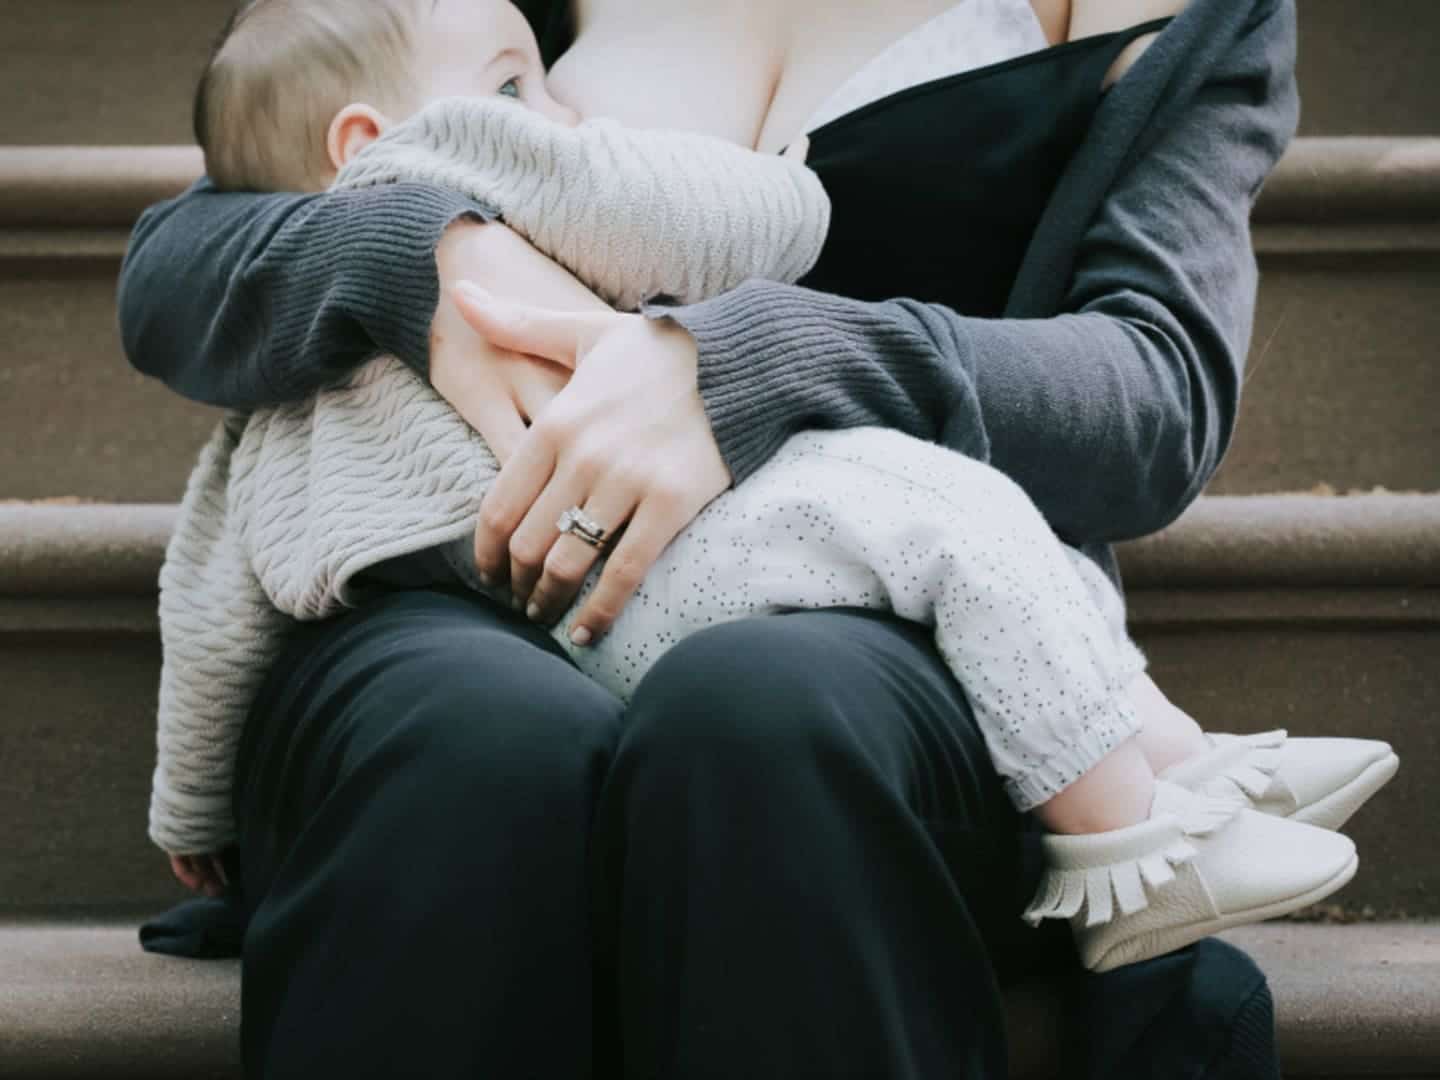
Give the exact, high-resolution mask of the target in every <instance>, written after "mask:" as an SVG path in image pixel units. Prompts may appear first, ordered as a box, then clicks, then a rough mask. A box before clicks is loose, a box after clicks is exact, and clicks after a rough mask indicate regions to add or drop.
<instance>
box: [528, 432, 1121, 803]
mask: <svg viewBox="0 0 1440 1080" xmlns="http://www.w3.org/2000/svg"><path fill="white" fill-rule="evenodd" d="M595 580H596V575H595V574H593V573H592V575H591V577H590V579H589V580H588V581H587V582H586V587H585V590H584V592H583V593H582V597H583V595H584V594H585V593H588V592H589V590H590V589H591V588H593V587H594V584H595ZM579 606H580V605H579V604H578V603H577V604H576V605H575V606H574V607H572V608H571V610H570V613H569V614H568V615H567V616H566V618H565V619H564V620H562V622H561V624H560V625H559V626H558V627H556V630H555V633H556V638H557V640H558V641H559V642H560V643H561V645H562V646H564V647H565V648H566V649H567V650H568V651H569V652H570V654H571V656H572V657H573V659H574V660H575V662H576V664H577V665H579V667H580V668H581V670H583V671H584V672H585V673H586V674H588V675H590V676H591V677H593V678H595V679H596V680H598V681H599V682H600V683H601V684H602V685H604V686H606V687H607V688H608V689H610V690H611V691H612V692H614V693H616V694H617V695H619V696H620V697H622V698H626V699H628V698H629V696H630V695H631V693H633V691H634V688H635V686H636V685H638V683H639V682H640V679H641V677H642V676H643V675H644V674H645V672H646V671H648V670H649V669H650V667H651V666H652V665H653V664H654V663H655V661H656V660H657V659H659V657H660V656H661V655H662V654H663V653H664V652H665V651H666V650H668V649H669V648H670V647H671V646H672V645H674V644H676V643H677V642H678V641H680V640H681V639H682V638H684V637H687V636H688V635H690V634H692V633H694V632H695V631H697V630H701V629H704V628H705V627H707V626H712V625H715V624H718V623H723V622H727V621H730V620H732V619H739V618H744V617H746V616H749V615H754V614H763V613H766V612H779V611H788V610H796V609H816V608H834V607H858V608H872V609H876V610H888V611H893V612H894V613H895V614H897V615H899V616H901V617H903V618H905V619H909V620H912V621H914V622H919V623H923V624H925V625H928V626H932V627H934V629H935V639H936V643H937V645H938V647H939V651H940V654H941V655H942V656H943V657H944V659H945V662H946V663H947V665H948V666H949V667H950V669H951V671H953V672H954V675H955V678H956V679H957V681H958V682H959V683H960V685H961V686H962V687H963V688H964V690H965V693H966V695H967V697H968V698H969V701H970V704H971V707H972V708H973V710H974V713H975V718H976V721H977V722H978V724H979V727H980V730H981V732H982V733H983V735H984V738H985V743H986V747H987V749H988V751H989V753H990V756H991V758H992V759H993V761H994V764H995V768H996V771H997V772H999V774H1000V775H1001V777H1002V778H1003V779H1004V781H1005V789H1006V792H1007V794H1008V795H1009V796H1010V798H1011V800H1012V801H1013V802H1014V803H1015V805H1016V807H1017V808H1018V809H1021V810H1028V809H1030V808H1031V807H1034V806H1036V805H1038V804H1040V803H1043V802H1046V801H1048V800H1049V799H1050V798H1052V797H1053V796H1055V795H1056V794H1057V793H1059V792H1060V790H1061V789H1063V788H1064V787H1066V786H1067V785H1068V784H1069V783H1071V782H1072V781H1073V780H1075V779H1076V778H1077V777H1078V776H1080V775H1081V774H1082V773H1084V772H1086V771H1087V770H1088V769H1090V768H1092V767H1093V766H1094V765H1095V764H1096V762H1098V761H1099V760H1100V759H1101V758H1102V757H1104V756H1105V755H1106V754H1108V753H1109V752H1110V751H1111V750H1113V749H1114V748H1115V747H1116V746H1118V745H1119V744H1120V743H1122V742H1123V741H1125V740H1126V739H1127V738H1129V737H1130V736H1131V735H1133V734H1134V733H1135V732H1136V731H1137V730H1138V728H1139V723H1138V720H1137V718H1136V716H1135V714H1134V712H1133V710H1132V709H1131V707H1130V705H1129V702H1128V699H1127V697H1126V696H1125V694H1124V688H1125V687H1126V685H1127V684H1128V683H1129V682H1130V681H1131V679H1133V678H1134V677H1135V676H1136V675H1137V674H1138V673H1139V672H1141V671H1142V670H1143V669H1144V666H1145V661H1144V658H1143V657H1142V656H1141V655H1140V652H1139V650H1138V649H1136V647H1135V646H1134V645H1133V644H1132V643H1131V642H1130V640H1129V639H1128V638H1127V637H1126V635H1125V629H1124V607H1123V603H1122V601H1121V599H1120V596H1119V594H1118V593H1117V592H1116V590H1115V588H1114V587H1113V586H1112V585H1111V583H1110V582H1109V580H1108V579H1107V578H1106V577H1105V576H1104V574H1103V573H1101V571H1100V570H1099V569H1098V568H1097V567H1096V566H1094V564H1092V563H1091V562H1090V561H1089V560H1088V559H1086V558H1085V557H1084V556H1083V555H1081V554H1080V553H1078V552H1076V551H1073V550H1071V549H1069V548H1067V547H1065V545H1063V544H1062V543H1060V541H1059V540H1057V539H1056V537H1055V536H1054V534H1053V533H1052V532H1051V531H1050V528H1049V526H1048V525H1047V524H1046V522H1045V520H1044V518H1043V517H1042V516H1041V515H1040V512H1039V511H1038V510H1037V509H1036V508H1035V506H1034V504H1033V503H1032V502H1031V501H1030V499H1029V497H1028V496H1026V495H1025V493H1024V492H1023V491H1022V490H1021V489H1020V488H1019V487H1018V486H1017V485H1016V484H1015V483H1014V482H1012V481H1011V480H1009V479H1008V478H1007V477H1005V476H1004V475H1003V474H1001V473H1000V472H999V471H998V470H996V469H994V468H992V467H990V466H989V465H985V464H982V463H980V462H977V461H974V460H972V459H970V458H966V457H962V456H961V455H959V454H956V453H953V452H951V451H948V450H944V449H942V448H940V447H937V446H933V445H931V444H929V443H926V442H921V441H920V440H917V439H913V438H910V437H908V436H905V435H901V434H898V433H896V432H892V431H886V430H884V429H880V428H857V429H853V430H849V431H837V432H806V433H802V434H799V435H796V436H794V437H792V438H791V439H790V440H789V441H788V442H787V443H786V444H785V445H784V446H783V447H782V448H781V449H780V451H779V452H778V453H777V454H776V455H775V456H774V458H772V459H771V461H770V462H769V463H767V464H766V465H765V466H764V467H763V468H761V469H760V470H758V471H757V472H756V473H755V474H754V475H752V476H751V477H750V478H748V479H747V480H746V481H745V482H744V483H742V484H740V485H739V486H738V487H736V488H735V489H733V490H731V491H728V492H726V493H725V494H723V495H721V496H720V497H719V498H717V499H716V500H715V501H714V502H712V503H711V504H710V505H709V506H708V507H707V508H706V509H705V511H704V512H703V513H702V514H701V515H700V516H699V517H698V518H697V519H696V520H695V521H694V522H693V523H692V524H691V525H690V526H689V528H687V529H686V530H685V531H684V532H682V533H681V534H680V536H679V537H677V538H676V540H675V541H674V542H673V543H672V544H671V545H670V547H669V548H668V549H666V551H665V553H664V554H663V555H662V556H661V558H660V559H659V561H658V562H657V563H656V564H655V566H654V567H653V568H652V569H651V571H650V572H649V573H648V574H647V575H646V577H645V580H644V583H643V584H642V585H641V587H640V590H639V591H638V593H637V594H636V596H635V598H634V599H633V600H631V602H630V603H629V604H628V605H627V607H626V608H625V610H624V612H623V613H622V615H621V616H620V618H619V619H618V620H617V621H616V623H615V625H614V627H613V628H612V629H611V631H610V633H609V634H608V635H606V636H605V637H604V638H603V639H602V640H601V641H600V642H599V643H598V644H597V645H595V646H592V647H590V648H587V649H578V648H575V647H574V646H571V645H570V644H569V627H570V621H571V619H573V617H574V614H575V613H576V612H577V611H578V610H579Z"/></svg>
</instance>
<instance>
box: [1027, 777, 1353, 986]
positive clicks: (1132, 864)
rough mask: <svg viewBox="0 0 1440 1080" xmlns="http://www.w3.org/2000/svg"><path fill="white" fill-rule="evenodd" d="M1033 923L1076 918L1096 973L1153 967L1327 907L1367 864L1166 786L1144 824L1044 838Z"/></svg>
mask: <svg viewBox="0 0 1440 1080" xmlns="http://www.w3.org/2000/svg"><path fill="white" fill-rule="evenodd" d="M1043 843H1044V848H1045V855H1046V861H1047V864H1048V866H1047V869H1046V871H1045V876H1044V878H1043V879H1042V881H1041V885H1040V890H1039V892H1038V893H1037V895H1036V897H1035V900H1034V901H1033V902H1032V903H1031V905H1030V907H1029V908H1028V909H1027V910H1026V912H1025V916H1024V917H1025V920H1026V921H1027V922H1029V923H1030V924H1031V925H1038V924H1039V922H1040V920H1042V919H1048V918H1058V919H1069V920H1070V925H1071V928H1072V929H1073V930H1074V933H1075V940H1076V944H1077V945H1078V946H1079V949H1080V957H1081V961H1082V962H1083V963H1084V964H1085V966H1086V967H1087V968H1089V969H1090V970H1092V971H1109V970H1110V969H1111V968H1115V967H1120V966H1121V965H1123V964H1131V963H1135V962H1137V961H1139V960H1148V959H1150V958H1151V957H1154V956H1161V955H1163V954H1165V953H1168V952H1173V951H1174V950H1175V949H1180V948H1184V947H1185V946H1186V945H1190V944H1192V943H1194V942H1196V941H1199V940H1200V939H1201V938H1203V937H1208V936H1209V935H1211V934H1214V933H1217V932H1219V931H1221V930H1227V929H1229V928H1231V927H1234V926H1243V925H1245V924H1247V923H1254V922H1260V921H1262V920H1264V919H1272V918H1275V917H1277V916H1280V915H1286V914H1289V913H1290V912H1292V911H1297V910H1299V909H1300V908H1302V907H1306V906H1308V905H1310V904H1313V903H1316V902H1317V901H1320V900H1323V899H1324V898H1325V897H1327V896H1329V895H1330V894H1331V893H1333V892H1334V891H1335V890H1336V889H1339V888H1340V887H1341V886H1342V885H1344V884H1345V883H1346V882H1348V881H1349V880H1350V879H1351V878H1352V877H1353V876H1354V875H1355V869H1356V867H1357V866H1358V865H1359V860H1358V859H1357V857H1356V854H1355V845H1354V844H1353V843H1352V842H1351V841H1350V839H1349V838H1348V837H1345V836H1342V835H1340V834H1339V833H1336V832H1330V831H1328V830H1325V829H1318V828H1315V827H1314V826H1311V825H1302V824H1300V823H1299V822H1297V821H1290V820H1286V819H1285V818H1283V817H1274V816H1271V815H1268V814H1262V813H1258V812H1257V811H1255V810H1251V809H1250V808H1249V807H1248V806H1246V805H1245V803H1244V802H1243V801H1241V800H1240V799H1238V798H1217V797H1214V796H1211V795H1204V794H1199V793H1196V792H1192V791H1187V790H1186V789H1184V788H1182V787H1178V786H1176V785H1174V784H1170V783H1166V782H1164V781H1159V782H1157V783H1156V785H1155V802H1154V805H1153V807H1152V809H1151V813H1150V817H1149V818H1148V819H1147V820H1146V821H1143V822H1141V823H1140V824H1138V825H1132V826H1130V827H1129V828H1125V829H1115V830H1112V831H1110V832H1104V833H1092V834H1089V835H1080V836H1065V835H1060V834H1055V833H1052V834H1049V835H1047V836H1046V837H1045V838H1044V841H1043Z"/></svg>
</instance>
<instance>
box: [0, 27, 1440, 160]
mask: <svg viewBox="0 0 1440 1080" xmlns="http://www.w3.org/2000/svg"><path fill="white" fill-rule="evenodd" d="M232 6H233V0H126V2H125V3H123V4H118V3H115V2H114V0H10V2H9V3H7V4H6V5H5V35H4V37H3V38H0V101H4V102H6V104H7V108H6V109H5V110H4V112H3V113H0V143H28V144H36V143H89V144H104V145H117V144H123V143H176V142H185V141H188V140H189V138H190V99H191V96H192V94H193V92H194V87H195V81H196V79H197V78H198V77H199V74H200V69H201V67H202V66H203V64H204V62H205V57H206V55H207V53H208V50H209V45H210V42H211V41H212V40H214V38H215V36H216V34H217V33H218V32H219V30H220V27H221V24H222V23H223V22H224V20H225V16H226V15H227V13H228V12H229V11H230V9H231V7H232ZM1298 8H1299V15H1300V62H1299V69H1300V86H1301V89H1302V91H1303V92H1304V95H1305V111H1304V115H1303V116H1302V118H1301V124H1302V128H1301V130H1302V131H1303V132H1304V133H1306V134H1317V135H1318V134H1333V135H1353V134H1357V133H1360V132H1365V133H1369V134H1374V135H1418V134H1425V133H1440V108H1437V95H1440V90H1437V87H1436V83H1435V80H1434V77H1433V74H1432V65H1433V62H1434V57H1435V42H1437V41H1440V5H1437V4H1433V3H1425V2H1421V3H1416V2H1415V0H1368V2H1367V3H1365V4H1356V3H1354V2H1353V0H1298ZM97 42H102V43H103V48H97V47H96V43H97Z"/></svg>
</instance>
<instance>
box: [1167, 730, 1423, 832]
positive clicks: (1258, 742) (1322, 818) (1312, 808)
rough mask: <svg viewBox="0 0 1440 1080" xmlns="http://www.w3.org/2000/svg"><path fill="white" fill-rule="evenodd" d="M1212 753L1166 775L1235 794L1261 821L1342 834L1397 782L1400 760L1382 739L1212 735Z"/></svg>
mask: <svg viewBox="0 0 1440 1080" xmlns="http://www.w3.org/2000/svg"><path fill="white" fill-rule="evenodd" d="M1206 738H1207V739H1209V740H1210V746H1211V749H1210V751H1209V752H1208V753H1204V754H1200V755H1198V756H1196V757H1193V758H1190V759H1189V760H1188V761H1182V762H1180V763H1179V764H1177V765H1172V766H1171V767H1170V768H1168V769H1166V770H1165V771H1164V772H1162V773H1161V774H1160V777H1159V778H1160V779H1161V780H1167V781H1169V782H1170V783H1172V784H1178V785H1179V786H1180V787H1183V788H1189V789H1190V790H1191V791H1203V792H1207V793H1209V794H1212V795H1222V796H1223V795H1226V794H1235V795H1241V796H1243V797H1244V798H1246V799H1248V800H1249V802H1250V805H1251V806H1252V807H1253V808H1254V809H1256V810H1258V811H1260V812H1261V813H1262V814H1271V815H1274V816H1275V817H1287V818H1290V819H1292V820H1294V821H1299V822H1303V823H1304V824H1306V825H1315V826H1318V827H1319V828H1322V829H1338V828H1340V826H1341V825H1344V824H1345V822H1346V821H1348V820H1349V819H1350V816H1351V815H1352V814H1354V813H1355V811H1356V810H1359V809H1360V807H1362V806H1363V805H1365V803H1366V801H1367V800H1369V798H1370V796H1372V795H1374V794H1375V793H1376V792H1377V791H1379V790H1380V789H1381V788H1382V787H1384V786H1385V785H1386V784H1387V783H1389V782H1390V778H1391V777H1392V776H1394V775H1395V771H1396V770H1397V769H1398V768H1399V767H1400V758H1399V756H1397V755H1396V753H1395V751H1394V750H1392V749H1391V748H1390V744H1389V743H1386V742H1380V741H1379V740H1377V739H1330V738H1313V739H1312V738H1294V739H1290V738H1286V735H1285V732H1284V731H1266V732H1262V733H1261V734H1259V735H1207V736H1206Z"/></svg>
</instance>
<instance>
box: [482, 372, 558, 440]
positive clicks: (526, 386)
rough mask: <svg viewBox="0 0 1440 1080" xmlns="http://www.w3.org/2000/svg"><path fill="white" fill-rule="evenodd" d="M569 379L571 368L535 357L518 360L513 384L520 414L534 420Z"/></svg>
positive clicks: (513, 375)
mask: <svg viewBox="0 0 1440 1080" xmlns="http://www.w3.org/2000/svg"><path fill="white" fill-rule="evenodd" d="M569 381H570V371H569V369H567V368H563V367H561V366H560V365H559V364H552V363H551V362H550V361H548V360H540V359H536V358H534V357H525V358H524V359H523V360H519V361H517V366H516V369H515V371H514V372H513V374H512V378H511V386H512V387H513V390H514V394H515V404H516V405H518V406H519V407H520V415H521V416H523V417H524V418H525V419H526V420H534V419H535V418H536V417H537V416H539V415H540V414H541V413H542V412H544V411H545V409H546V408H547V407H548V406H549V404H550V402H552V401H554V400H555V395H556V394H558V393H560V391H561V390H563V389H565V384H566V383H567V382H569ZM481 434H482V435H483V434H484V433H483V432H482V433H481ZM497 456H498V455H497ZM503 460H504V459H502V461H503Z"/></svg>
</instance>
